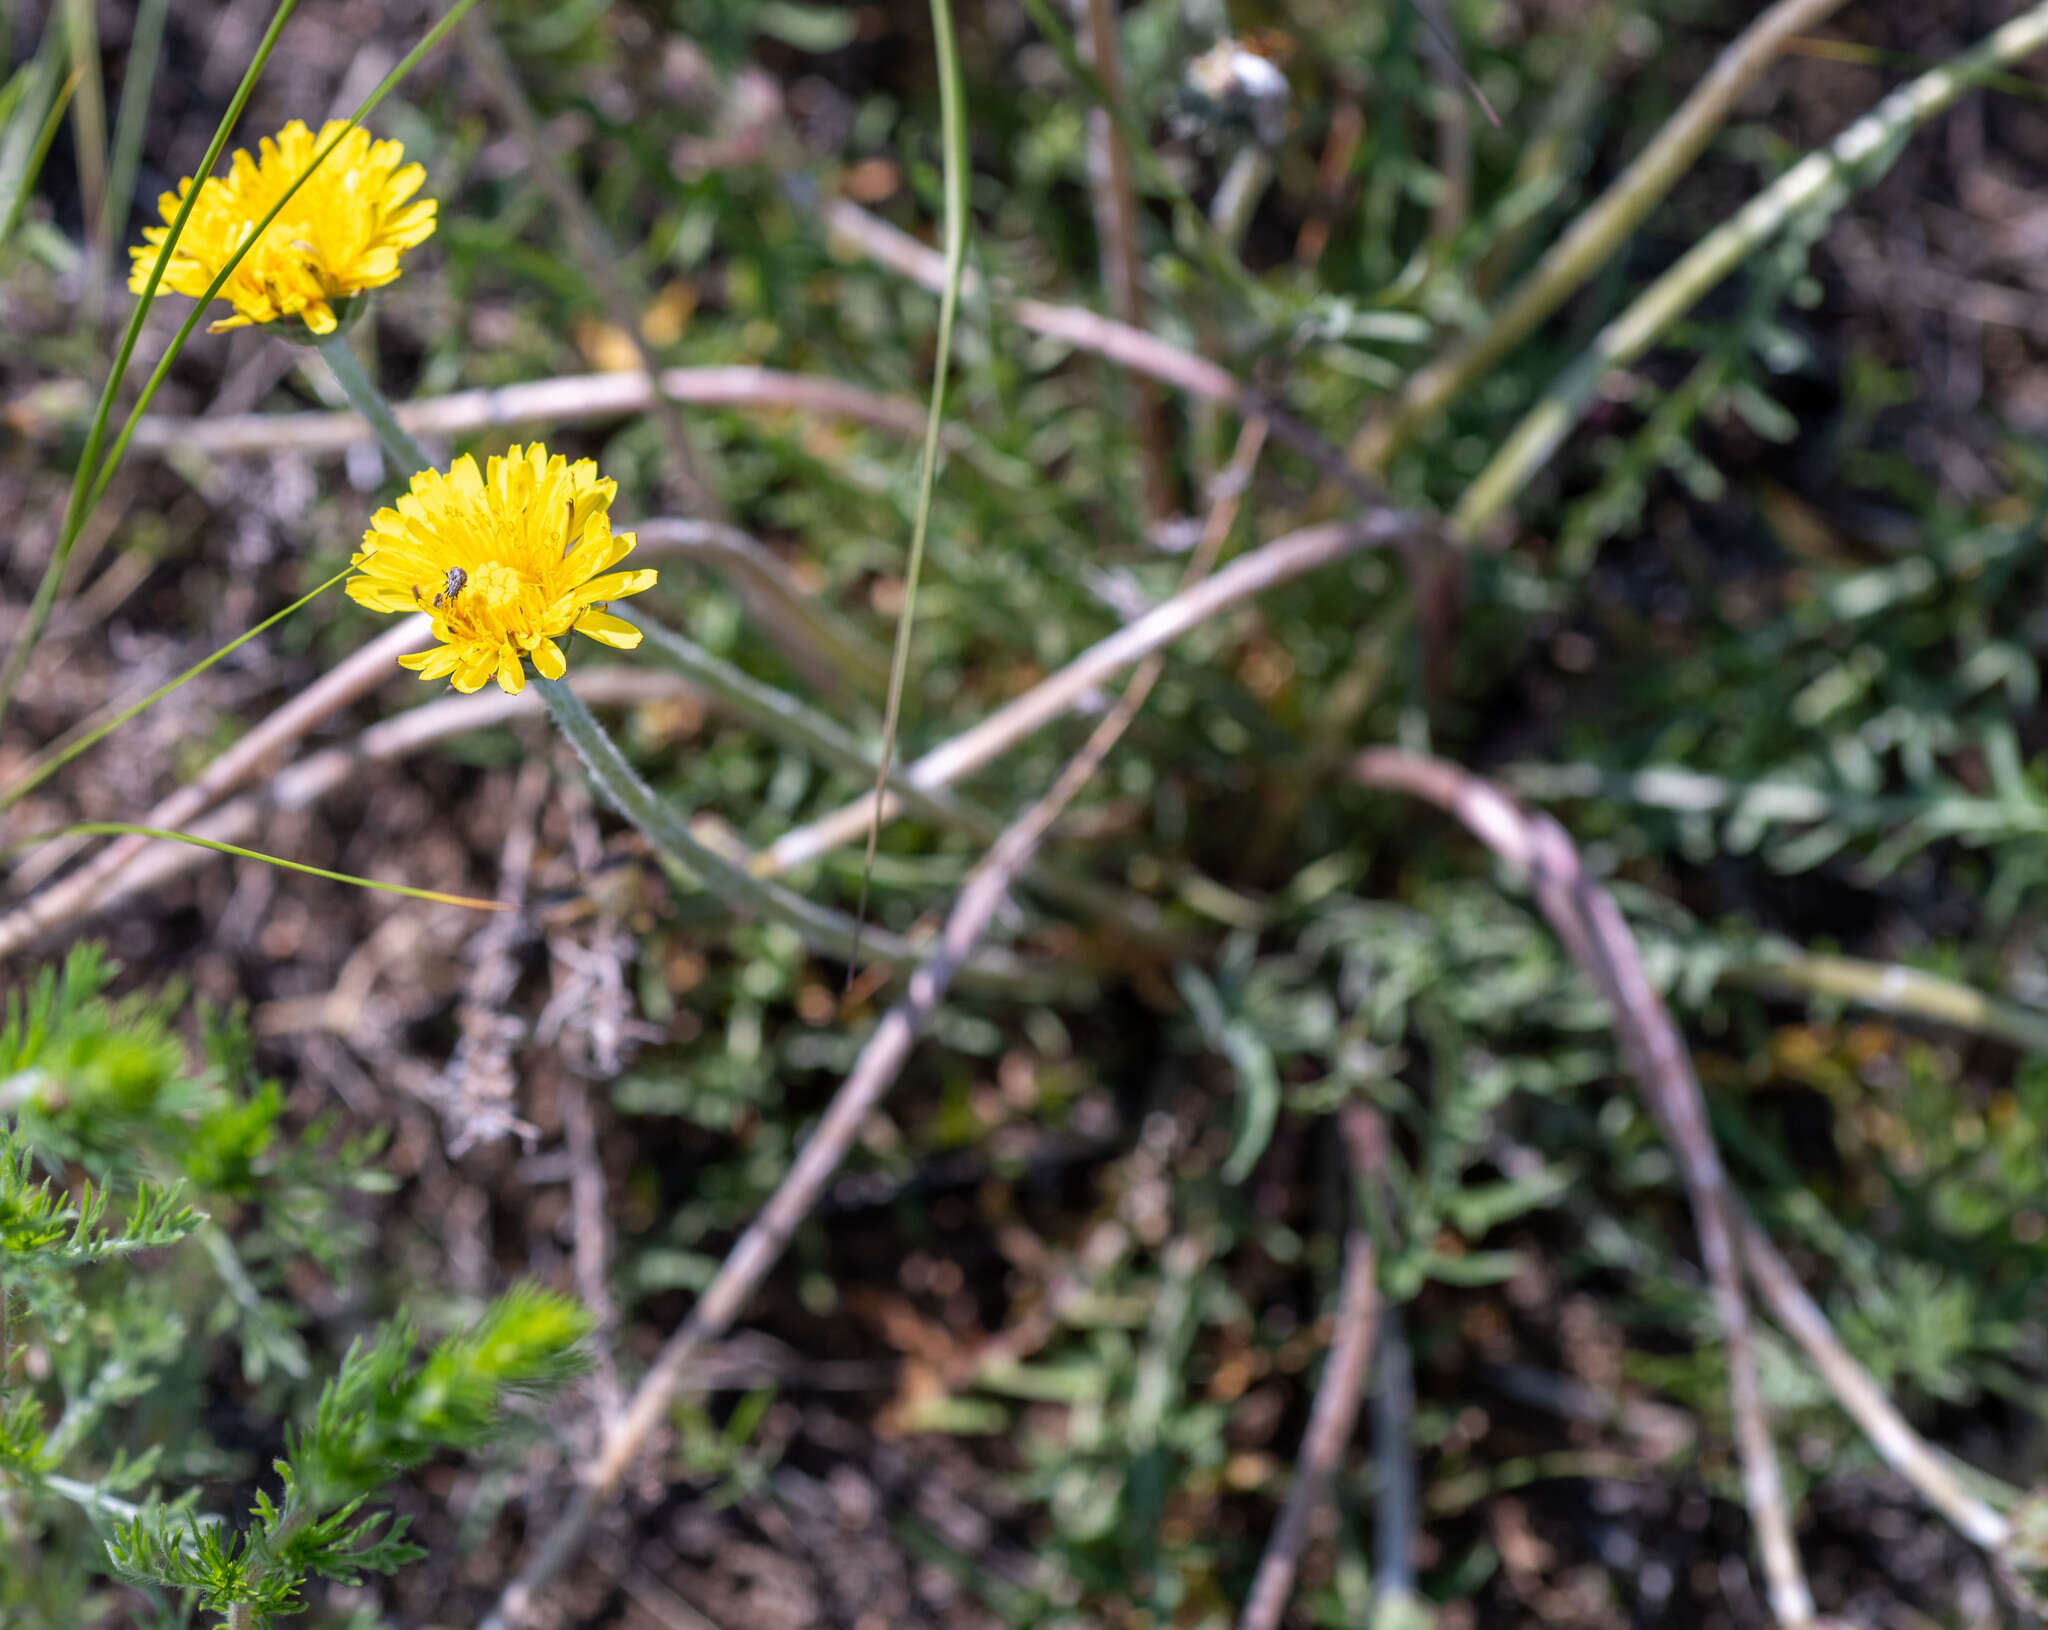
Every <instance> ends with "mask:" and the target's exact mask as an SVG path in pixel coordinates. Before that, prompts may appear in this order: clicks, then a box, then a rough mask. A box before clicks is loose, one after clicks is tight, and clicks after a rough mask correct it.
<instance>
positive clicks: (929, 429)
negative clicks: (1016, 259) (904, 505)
mask: <svg viewBox="0 0 2048 1630" xmlns="http://www.w3.org/2000/svg"><path fill="white" fill-rule="evenodd" d="M931 7H932V36H933V48H934V50H935V51H936V52H937V54H938V64H939V127H940V130H941V132H942V133H943V137H944V139H943V141H942V142H941V144H940V145H941V147H942V149H943V155H942V156H943V161H944V171H945V188H946V286H945V288H944V290H943V291H942V292H941V294H940V295H939V340H938V355H937V356H936V357H935V358H934V359H933V361H932V397H931V408H930V411H929V412H928V413H927V414H926V416H925V426H924V453H923V456H922V457H921V458H920V460H919V462H918V472H917V515H916V519H915V520H914V521H913V523H912V525H911V529H910V559H909V561H908V562H907V563H906V564H905V566H904V568H903V614H902V616H901V617H899V618H898V619H897V622H896V649H895V651H894V653H893V654H892V656H891V658H890V662H889V697H888V701H887V702H886V703H885V704H884V706H883V709H882V751H881V756H880V757H879V758H878V759H877V761H876V764H875V818H874V821H873V822H872V824H870V826H869V827H868V852H867V860H866V863H865V865H864V866H863V868H862V871H861V880H860V904H859V906H858V907H857V908H856V909H855V912H854V930H853V943H852V944H851V945H850V946H849V947H848V948H847V953H846V956H847V961H848V963H849V964H854V965H855V966H853V967H851V968H850V970H849V973H857V972H858V971H859V968H858V966H857V964H858V963H859V961H860V924H861V922H862V921H863V920H864V919H865V918H866V916H867V905H868V877H869V875H870V874H871V873H872V872H873V871H874V869H875V848H876V845H877V844H878V843H879V842H880V841H881V836H882V794H883V793H884V791H886V790H887V788H888V785H889V764H890V760H891V758H892V757H893V755H894V753H895V750H896V727H897V723H898V721H899V720H900V718H901V716H902V710H903V685H904V681H905V679H906V678H907V677H908V676H909V673H910V633H911V629H912V628H913V626H914V625H915V624H916V621H917V583H918V577H919V575H920V574H921V573H922V571H923V569H924V545H925V537H926V535H927V534H928V533H929V531H930V530H931V519H932V491H933V488H934V486H935V485H936V483H937V481H938V475H939V435H940V432H941V430H942V429H943V428H944V426H945V419H946V376H947V374H948V372H949V371H950V370H951V368H952V365H953V363H952V358H953V321H954V318H955V317H957V316H958V314H959V310H960V282H961V279H962V278H963V277H964V276H965V275H966V271H967V169H968V161H969V154H968V146H967V111H966V108H967V103H966V93H965V92H964V90H963V89H962V88H961V73H960V47H959V44H958V42H957V41H956V40H955V39H954V37H953V6H952V0H931Z"/></svg>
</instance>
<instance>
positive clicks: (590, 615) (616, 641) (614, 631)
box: [576, 611, 640, 651]
mask: <svg viewBox="0 0 2048 1630" xmlns="http://www.w3.org/2000/svg"><path fill="white" fill-rule="evenodd" d="M576 632H577V633H579V634H588V635H589V636H590V637H591V638H592V639H594V640H596V641H597V642H598V643H599V644H601V645H610V646H614V647H616V648H617V649H619V650H621V651H630V650H632V649H633V647H634V646H636V645H638V644H639V643H640V630H639V629H637V628H635V627H634V626H633V625H632V624H631V623H629V622H624V621H622V620H621V619H619V618H617V617H613V616H609V615H607V614H606V613H605V612H602V611H586V612H584V614H583V615H582V616H580V617H578V618H577V619H576Z"/></svg>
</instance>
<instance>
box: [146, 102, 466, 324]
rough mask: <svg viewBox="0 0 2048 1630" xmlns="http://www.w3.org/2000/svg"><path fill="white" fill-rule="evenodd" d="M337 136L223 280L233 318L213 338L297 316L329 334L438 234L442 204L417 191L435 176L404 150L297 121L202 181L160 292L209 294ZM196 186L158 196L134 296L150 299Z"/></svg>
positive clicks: (187, 183) (363, 133)
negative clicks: (352, 304) (409, 160)
mask: <svg viewBox="0 0 2048 1630" xmlns="http://www.w3.org/2000/svg"><path fill="white" fill-rule="evenodd" d="M344 132H346V133H344ZM337 138H339V139H338V140H337ZM330 142H332V143H334V150H333V151H332V152H331V153H328V154H327V156H326V158H325V159H323V160H322V161H321V163H320V167H319V168H318V169H316V170H314V171H313V173H312V174H311V175H310V176H307V178H306V181H305V184H304V185H303V186H301V187H300V188H299V189H298V191H297V192H294V193H292V195H291V197H290V198H289V199H288V200H286V202H285V205H284V207H283V208H282V209H281V210H279V211H278V213H277V217H276V218H275V219H274V220H273V221H271V223H270V225H269V226H267V227H266V228H264V231H263V235H262V237H260V238H258V239H257V240H256V242H255V243H253V244H251V245H250V246H249V252H248V253H247V254H245V255H244V256H243V257H242V259H241V261H240V262H239V264H237V265H236V267H235V270H234V272H233V273H232V274H231V275H230V276H229V278H228V280H227V282H225V283H223V284H222V285H221V289H220V295H219V298H220V299H223V300H225V301H227V302H228V303H229V304H230V305H232V306H233V307H234V308H235V314H234V315H233V316H232V317H224V318H222V319H221V320H220V321H219V322H217V323H215V324H214V325H213V331H214V332H215V333H218V332H219V331H220V330H221V329H224V328H241V327H245V326H247V325H248V324H251V323H269V322H276V321H278V320H280V319H296V321H297V322H298V323H303V324H304V325H305V329H306V331H308V332H310V333H312V334H315V335H320V334H331V333H333V332H334V331H335V329H336V328H338V327H339V326H340V322H341V315H342V314H343V313H345V312H346V310H347V309H348V304H349V301H350V300H351V299H353V297H354V296H356V295H358V294H361V293H363V292H364V291H365V290H368V289H376V288H382V287H383V286H384V285H385V284H386V283H389V282H392V281H393V280H394V279H396V278H397V276H398V269H399V268H398V257H399V256H400V255H401V254H402V253H403V252H404V251H405V250H407V249H411V248H413V247H415V246H416V245H418V244H421V243H424V242H426V240H427V239H428V238H430V237H431V236H433V232H434V210H435V204H434V201H433V200H432V199H431V198H419V199H416V198H414V197H413V194H414V193H416V192H418V191H419V190H420V185H421V183H423V182H424V181H425V180H426V178H427V172H426V171H425V170H424V169H422V168H421V167H420V166H419V165H417V164H405V163H403V162H402V161H403V159H404V157H405V149H404V147H402V146H401V145H400V144H399V143H397V142H395V141H372V140H371V139H370V133H369V132H368V131H367V130H364V129H362V128H361V127H360V126H358V127H356V128H354V129H350V128H349V127H348V126H347V125H346V124H345V123H343V122H341V121H332V122H330V123H328V124H325V125H323V126H321V128H320V134H319V135H317V136H315V135H314V134H313V133H312V132H311V131H310V130H308V129H307V128H306V127H305V125H304V124H303V123H301V122H300V121H299V120H297V119H294V120H293V121H292V122H291V123H290V124H288V125H286V126H285V127H284V129H282V130H280V131H279V132H278V133H277V135H276V136H274V137H271V136H265V137H264V138H263V140H262V142H261V143H260V144H259V146H258V149H257V151H258V154H259V156H257V157H254V158H252V157H251V156H250V155H249V154H248V152H246V151H242V150H238V151H237V152H236V153H235V156H234V158H233V159H232V160H231V161H230V163H229V166H228V173H227V174H226V175H224V176H208V177H207V178H206V179H205V180H204V181H202V182H200V183H199V196H198V197H197V198H196V199H194V200H193V203H192V213H191V214H190V215H188V216H187V217H186V218H185V227H184V230H183V231H182V232H180V233H179V234H178V241H177V243H176V244H175V245H174V246H173V247H172V250H171V257H170V259H169V261H168V262H166V263H165V266H164V275H163V282H162V287H164V288H166V289H169V290H171V291H172V292H173V293H176V294H186V295H190V296H192V298H194V299H195V300H196V299H198V298H200V297H201V296H203V295H204V294H205V293H206V290H207V286H208V285H209V284H211V283H212V281H213V280H214V278H215V277H217V276H218V275H219V274H220V271H221V268H222V267H224V266H226V265H227V263H228V262H229V260H231V259H232V258H233V256H234V253H235V251H236V250H237V249H239V248H240V247H241V245H242V242H243V240H244V239H246V238H247V237H248V236H249V233H250V231H251V230H252V229H253V228H254V227H255V225H256V223H257V222H258V221H260V220H262V219H263V217H264V216H265V215H267V214H269V212H270V209H271V206H272V205H274V204H276V203H277V201H278V200H279V199H280V198H282V197H284V194H285V193H286V192H287V191H289V190H290V188H291V186H292V184H293V183H294V182H296V181H298V179H299V178H300V176H302V175H305V174H306V171H307V169H308V168H309V167H310V166H311V165H312V163H313V160H314V158H315V157H316V156H317V155H318V154H320V153H321V152H323V151H324V150H325V149H326V148H327V146H328V144H329V143H330ZM192 185H193V183H192V178H191V177H190V176H187V177H186V178H185V179H184V180H183V181H180V182H179V183H178V190H177V191H176V192H175V193H169V192H167V193H165V194H164V195H163V196H162V197H161V198H159V199H158V200H157V208H158V209H159V210H160V211H161V212H162V215H163V220H164V224H163V225H162V226H152V227H146V228H144V229H143V234H142V236H143V238H144V239H145V240H146V241H145V242H144V243H142V244H140V245H137V246H136V247H134V248H131V249H130V250H129V251H128V253H129V255H130V256H131V257H132V259H133V261H134V266H133V268H132V269H131V270H130V272H129V275H128V288H129V291H130V292H131V293H133V294H140V293H141V292H142V290H143V288H144V286H145V285H146V284H147V283H148V281H149V273H150V268H151V267H153V266H154V265H155V264H156V257H157V252H158V250H160V249H161V248H162V247H163V243H164V240H165V239H166V238H167V237H169V236H170V223H171V221H172V220H174V219H175V218H176V216H177V213H178V206H179V205H180V204H181V203H182V202H183V201H184V198H185V195H186V194H187V193H189V192H190V191H191V190H192ZM337 306H339V307H340V308H341V311H340V312H337V310H336V307H337ZM288 326H289V325H288Z"/></svg>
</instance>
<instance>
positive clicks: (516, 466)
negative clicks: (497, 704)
mask: <svg viewBox="0 0 2048 1630" xmlns="http://www.w3.org/2000/svg"><path fill="white" fill-rule="evenodd" d="M618 490H619V484H618V483H617V482H616V481H601V480H599V479H598V474H597V466H596V464H594V463H592V462H591V461H590V460H589V459H587V458H586V459H580V460H578V461H577V462H576V463H574V464H571V463H570V462H569V461H568V460H567V459H565V458H563V457H562V456H561V455H560V454H556V455H555V456H554V457H553V458H550V457H549V456H548V450H547V449H546V448H545V447H543V446H542V445H541V444H540V443H539V442H535V443H534V444H533V445H532V446H531V447H514V448H512V449H511V450H510V451H509V452H507V453H506V454H505V456H504V457H503V458H495V457H494V458H493V459H492V460H491V461H490V464H489V466H488V468H487V469H486V470H485V472H484V473H483V474H481V475H479V474H478V473H477V468H476V460H475V459H473V458H470V457H468V456H467V455H465V456H464V457H462V458H459V459H457V460H456V461H455V463H454V466H453V467H452V468H451V469H450V470H449V471H448V473H447V474H446V475H445V476H444V475H443V474H441V472H440V471H439V470H422V471H421V472H420V473H419V474H418V475H416V476H414V477H413V478H412V490H411V491H410V492H408V493H407V494H406V495H405V496H404V497H403V498H401V499H399V500H398V505H397V507H396V508H395V509H382V510H379V511H378V512H377V513H376V515H375V516H373V517H372V518H371V521H370V530H369V531H368V532H366V533H364V534H363V548H362V553H360V554H358V555H357V556H356V557H355V559H354V562H353V564H354V565H355V566H356V567H358V568H359V570H358V573H357V575H356V576H354V577H352V578H350V579H349V580H348V592H349V598H350V599H352V600H354V601H355V602H356V603H357V604H358V605H364V606H368V607H369V608H370V609H371V610H372V611H424V612H426V613H427V614H428V615H429V616H430V617H432V618H433V619H434V638H435V639H436V640H438V641H440V644H438V645H436V646H435V647H434V648H433V649H432V650H431V651H419V652H416V653H414V654H413V655H411V656H403V657H400V658H399V659H398V660H399V661H400V662H401V663H403V664H404V665H405V666H406V667H408V668H417V669H418V670H419V675H420V678H422V679H440V678H442V677H444V676H449V675H452V676H453V678H454V681H455V688H456V689H457V690H459V691H473V690H478V689H480V688H481V687H482V686H483V684H484V682H485V681H486V680H488V679H492V678H495V679H496V680H497V681H498V684H499V685H500V686H501V687H502V688H503V689H504V690H506V691H507V692H509V693H510V694H512V695H514V696H517V695H518V694H519V692H520V691H522V690H524V689H525V688H526V668H525V665H524V663H523V662H522V661H521V658H522V657H525V656H531V657H532V658H533V665H534V667H535V668H536V669H537V670H538V671H539V672H540V673H541V674H542V675H543V676H544V677H546V678H549V679H560V678H561V677H562V671H563V669H564V668H566V667H567V666H568V664H567V663H566V662H565V661H564V659H563V657H562V652H561V648H560V647H559V646H557V645H556V644H555V641H556V640H558V639H560V638H562V637H563V636H564V635H566V634H567V633H568V632H569V631H570V630H571V629H572V628H573V629H574V630H575V631H576V632H577V633H579V634H588V635H589V636H590V637H591V638H592V639H594V640H598V641H600V642H601V643H603V644H605V645H615V646H617V647H619V648H620V649H621V650H626V651H630V650H631V649H632V648H633V647H634V646H636V645H638V644H639V643H640V630H639V629H637V628H635V627H634V626H633V625H632V624H631V623H628V622H622V621H620V619H618V618H617V617H613V616H611V615H609V614H608V613H606V612H605V611H603V610H602V609H600V604H601V602H603V601H607V600H617V599H622V598H623V597H624V596H626V595H629V594H638V593H639V592H640V591H641V590H642V589H645V588H651V587H652V586H653V584H654V579H655V575H656V574H655V573H654V572H652V571H631V572H614V571H612V570H611V568H612V567H613V566H615V565H617V564H618V563H619V562H620V561H621V560H624V559H625V558H626V556H627V555H628V554H629V553H631V551H632V548H633V534H632V533H630V532H625V533H621V534H619V535H618V536H616V537H614V536H613V535H612V523H611V515H610V513H609V512H610V508H611V501H612V496H613V494H615V493H616V492H617V491H618Z"/></svg>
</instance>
